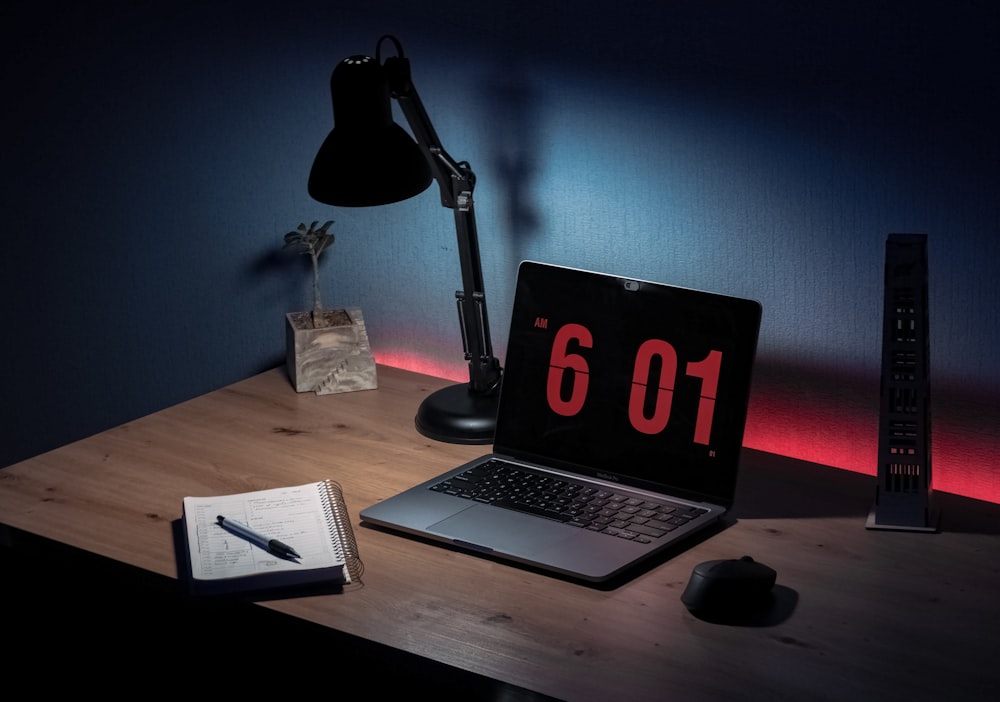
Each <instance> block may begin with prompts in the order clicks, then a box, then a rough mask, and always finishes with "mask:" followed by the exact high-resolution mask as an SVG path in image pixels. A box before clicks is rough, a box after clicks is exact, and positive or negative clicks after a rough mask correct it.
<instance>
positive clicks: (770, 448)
mask: <svg viewBox="0 0 1000 702" xmlns="http://www.w3.org/2000/svg"><path fill="white" fill-rule="evenodd" d="M376 358H377V360H378V362H379V363H383V364H386V365H390V366H395V367H397V368H403V369H405V370H409V371H414V372H417V373H425V374H427V375H432V376H436V377H439V378H446V379H448V380H452V381H455V382H463V381H467V380H468V371H467V370H466V368H465V367H464V365H462V364H461V363H457V364H456V363H453V364H446V363H441V362H436V361H433V360H430V359H427V358H426V357H424V356H421V355H420V354H418V353H412V352H408V351H402V350H398V349H392V350H387V351H381V352H377V353H376ZM789 368H790V366H789V364H779V363H774V362H771V363H768V362H762V363H759V364H758V369H757V371H755V379H754V387H753V391H752V397H751V401H750V409H749V415H748V417H747V427H746V432H745V434H744V439H743V444H744V446H746V447H748V448H752V449H756V450H759V451H764V452H767V453H774V454H777V455H780V456H786V457H789V458H795V459H798V460H802V461H808V462H810V463H818V464H821V465H826V466H831V467H834V468H840V469H843V470H849V471H853V472H855V473H863V474H865V475H871V476H874V475H876V472H877V460H878V379H877V378H875V379H872V378H868V379H858V378H848V379H844V378H837V382H836V383H833V384H831V383H830V382H829V380H828V379H827V380H826V382H817V377H818V376H819V375H821V374H818V373H816V372H815V371H813V372H803V371H802V369H801V368H800V369H798V370H792V371H790V370H789ZM829 375H831V376H832V375H836V374H835V373H832V372H831V373H829ZM831 385H832V386H833V387H831ZM819 386H822V389H820V387H819ZM996 404H997V403H996V402H995V401H994V402H992V403H991V402H989V401H988V400H974V399H970V398H969V397H968V396H967V395H964V394H960V393H957V392H948V391H947V390H945V389H943V388H942V389H941V390H940V391H938V392H937V393H936V395H935V399H934V412H933V415H932V432H931V458H932V461H933V463H932V471H933V473H932V484H933V488H934V490H935V491H941V492H949V493H954V494H956V495H961V496H963V497H970V498H973V499H977V500H985V501H987V502H994V503H997V504H1000V461H998V460H997V458H996V457H997V456H1000V432H998V431H997V430H996V427H997V426H1000V409H998V407H997V406H996ZM873 489H874V488H873Z"/></svg>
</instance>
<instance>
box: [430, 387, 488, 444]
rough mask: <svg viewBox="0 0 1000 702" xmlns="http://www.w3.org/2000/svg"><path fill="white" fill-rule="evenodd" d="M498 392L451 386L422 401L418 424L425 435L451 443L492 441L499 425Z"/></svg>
mask: <svg viewBox="0 0 1000 702" xmlns="http://www.w3.org/2000/svg"><path fill="white" fill-rule="evenodd" d="M499 399H500V394H499V393H498V392H494V393H491V394H489V395H483V394H481V393H475V392H473V391H472V389H471V388H470V387H469V385H468V384H467V383H466V384H462V385H450V386H448V387H446V388H441V389H440V390H438V391H436V392H433V393H431V394H430V395H428V396H427V397H426V398H424V401H423V402H421V403H420V407H419V409H417V416H416V417H415V418H414V420H413V421H414V424H415V425H416V427H417V431H419V432H420V433H421V434H423V435H424V436H426V437H428V438H430V439H434V440H435V441H443V442H446V443H449V444H491V443H493V432H494V430H495V429H496V425H497V404H498V401H499Z"/></svg>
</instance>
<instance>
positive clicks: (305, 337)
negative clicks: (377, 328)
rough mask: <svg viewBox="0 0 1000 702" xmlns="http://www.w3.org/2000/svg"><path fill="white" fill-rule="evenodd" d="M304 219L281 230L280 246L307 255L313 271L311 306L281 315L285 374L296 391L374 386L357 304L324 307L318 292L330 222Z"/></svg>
mask: <svg viewBox="0 0 1000 702" xmlns="http://www.w3.org/2000/svg"><path fill="white" fill-rule="evenodd" d="M317 224H318V222H313V223H312V224H311V225H309V226H308V227H307V226H306V225H305V223H302V224H300V225H299V226H298V228H297V229H295V231H291V232H288V233H287V234H285V248H286V249H293V250H297V251H299V252H300V253H303V254H306V255H308V256H309V257H310V259H311V262H312V273H313V306H312V309H311V310H305V311H299V312H289V313H288V314H287V315H285V351H286V364H287V368H288V375H289V378H290V380H291V381H292V386H293V387H294V388H295V390H296V391H297V392H309V391H311V392H315V393H316V394H317V395H329V394H332V393H339V392H351V391H354V390H374V389H375V388H377V387H378V377H377V374H376V370H375V359H374V357H373V356H372V352H371V348H370V346H369V345H368V332H367V330H366V329H365V320H364V317H363V316H362V314H361V310H360V309H359V308H357V307H350V308H334V309H324V308H323V302H322V296H321V294H320V280H319V263H320V256H321V255H322V254H323V252H324V251H326V250H327V249H328V248H330V246H331V245H332V244H333V241H334V235H333V232H331V231H330V227H331V225H332V224H333V221H332V220H331V221H328V222H325V223H324V224H323V225H322V226H320V227H317V226H316V225H317Z"/></svg>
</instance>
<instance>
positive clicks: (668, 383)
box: [545, 324, 722, 445]
mask: <svg viewBox="0 0 1000 702" xmlns="http://www.w3.org/2000/svg"><path fill="white" fill-rule="evenodd" d="M571 341H576V342H577V343H578V344H579V346H580V347H581V348H585V349H589V348H593V346H594V337H593V335H592V334H591V333H590V330H589V329H587V328H586V327H585V326H583V325H582V324H566V325H564V326H562V327H560V328H559V331H558V332H556V336H555V339H554V341H553V342H552V355H551V357H550V359H549V375H548V381H547V384H546V388H545V394H546V397H547V398H548V402H549V407H550V408H551V409H552V411H553V412H555V413H556V414H559V415H561V416H563V417H572V416H574V415H575V414H577V413H578V412H579V411H580V410H581V409H582V408H583V404H584V402H585V401H586V399H587V386H588V385H589V383H590V366H589V365H588V364H587V359H586V358H584V357H583V356H582V355H580V354H579V353H570V352H569V350H568V349H569V343H570V342H571ZM654 358H659V361H660V376H659V378H656V379H655V387H656V388H657V390H656V399H655V402H653V404H652V408H651V409H652V413H651V415H649V414H648V413H647V410H646V408H645V407H646V396H647V395H648V393H649V387H650V384H651V383H652V382H653V380H654V379H651V378H650V377H649V375H650V372H651V369H652V365H653V359H654ZM721 366H722V352H721V351H716V350H712V351H709V352H708V355H707V356H705V358H703V359H702V360H700V361H689V362H688V363H687V365H686V366H685V367H684V373H685V375H688V376H690V377H692V378H700V379H701V392H700V393H699V395H700V397H699V400H698V413H697V419H696V421H695V429H694V442H695V443H696V444H705V445H708V442H709V437H710V436H711V434H712V418H713V416H714V414H715V396H716V392H717V390H718V387H719V369H720V368H721ZM567 370H572V371H574V372H573V375H572V386H571V388H570V389H569V397H567V398H565V399H564V397H563V392H562V385H563V378H564V377H565V374H566V371H567ZM676 380H677V351H676V350H675V349H674V347H673V346H671V345H670V344H669V343H667V342H666V341H663V340H662V339H649V340H647V341H644V342H643V343H642V345H640V346H639V350H638V351H637V352H636V355H635V365H634V367H633V370H632V390H631V392H630V394H629V402H628V418H629V421H630V422H631V423H632V426H633V427H635V430H636V431H639V432H642V433H643V434H658V433H660V432H661V431H663V430H664V429H665V428H666V427H667V423H668V422H669V421H670V406H671V405H672V404H673V400H674V385H675V383H676Z"/></svg>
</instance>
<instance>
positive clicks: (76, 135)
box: [0, 0, 1000, 501]
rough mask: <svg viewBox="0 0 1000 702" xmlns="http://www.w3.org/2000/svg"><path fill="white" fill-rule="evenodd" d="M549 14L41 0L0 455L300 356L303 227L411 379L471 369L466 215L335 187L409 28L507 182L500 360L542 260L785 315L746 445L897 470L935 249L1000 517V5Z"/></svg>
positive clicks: (487, 203)
mask: <svg viewBox="0 0 1000 702" xmlns="http://www.w3.org/2000/svg"><path fill="white" fill-rule="evenodd" d="M484 4H485V3H484ZM545 4H549V5H552V6H553V7H555V6H556V5H557V3H554V2H552V3H529V2H520V1H514V0H508V1H506V2H503V3H492V4H491V7H490V9H478V8H475V7H473V8H470V7H461V8H454V7H452V8H443V7H442V8H439V9H435V8H427V7H421V8H420V9H417V5H424V4H422V3H412V2H402V1H384V0H369V2H367V3H336V2H305V1H298V2H297V1H292V2H283V3H272V2H240V3H236V2H215V3H203V4H202V3H179V2H149V3H124V2H103V3H94V5H97V7H96V8H94V7H89V8H87V7H85V6H83V4H80V5H78V4H77V3H69V2H66V3H46V2H30V3H29V2H21V1H20V0H16V1H15V2H13V3H8V4H7V6H6V8H5V9H4V10H2V12H3V21H2V25H3V26H2V29H0V33H2V34H0V43H2V49H0V50H2V51H3V52H4V75H3V86H2V89H3V98H4V107H3V117H2V119H3V122H2V125H3V129H2V135H3V137H2V138H3V144H4V147H3V173H4V178H3V184H2V190H0V202H2V205H3V215H4V216H3V222H4V225H5V229H6V236H5V237H4V239H5V241H4V245H3V254H2V263H0V273H2V280H0V286H2V293H3V300H4V303H3V305H2V307H0V325H2V328H3V329H4V330H5V331H4V337H5V340H4V341H3V344H2V347H0V348H2V351H0V371H2V373H3V383H4V386H3V387H4V389H3V402H2V407H0V432H2V442H0V465H6V464H9V463H12V462H15V461H18V460H21V459H23V458H26V457H29V456H32V455H34V454H37V453H39V452H42V451H45V450H48V449H51V448H54V447H56V446H59V445H61V444H64V443H67V442H69V441H72V440H75V439H78V438H81V437H84V436H87V435H89V434H91V433H94V432H97V431H101V430H103V429H106V428H108V427H111V426H114V425H116V424H119V423H122V422H125V421H128V420H131V419H133V418H136V417H139V416H142V415H144V414H146V413H149V412H151V411H154V410H157V409H160V408H163V407H166V406H169V405H171V404H174V403H176V402H179V401H182V400H185V399H188V398H190V397H193V396H196V395H199V394H201V393H204V392H207V391H210V390H213V389H215V388H218V387H221V386H223V385H226V384H228V383H231V382H233V381H236V380H239V379H242V378H245V377H247V376H249V375H252V374H254V373H257V372H259V371H262V370H265V369H267V368H271V367H274V366H276V365H279V364H281V363H282V362H283V343H284V338H283V326H282V325H283V316H284V314H285V313H286V312H288V311H292V310H297V309H302V308H305V307H307V306H308V304H309V301H310V289H309V286H310V279H309V273H308V270H307V268H306V266H307V261H306V259H305V257H301V256H299V257H295V256H291V255H289V254H287V253H286V252H283V251H282V250H281V242H282V236H283V234H284V233H285V232H286V231H289V230H291V229H294V228H295V226H296V225H297V224H298V223H299V222H303V221H305V222H309V221H312V220H319V221H324V220H326V219H333V220H335V224H334V232H335V233H336V235H337V240H336V243H335V245H334V247H333V248H332V249H331V250H330V252H329V254H327V257H326V260H325V261H324V263H323V276H324V278H323V284H324V290H325V298H326V300H327V301H329V302H333V303H337V304H344V305H358V306H361V307H362V308H363V309H364V311H365V317H366V321H367V323H368V328H369V334H370V338H371V342H372V345H373V349H374V352H375V355H376V358H377V359H378V360H380V361H382V362H388V363H392V364H396V365H403V366H405V367H410V368H415V369H421V370H429V371H432V372H435V373H438V374H441V375H446V376H449V377H454V378H462V377H464V364H463V361H462V359H461V354H460V344H459V339H458V331H457V321H456V316H455V311H454V302H453V292H454V290H455V289H456V288H457V287H459V284H460V276H459V272H458V260H457V252H456V246H455V235H454V226H453V220H452V214H451V212H450V211H448V210H445V209H443V208H442V207H441V206H440V204H439V203H438V200H437V196H436V195H435V194H434V192H433V191H430V192H428V193H425V194H424V195H422V196H421V197H418V198H414V199H412V200H409V201H406V202H402V203H398V204H395V205H391V206H387V207H382V208H371V209H369V208H364V209H333V208H330V207H327V206H324V205H320V204H319V203H317V202H315V201H313V200H311V199H310V198H309V197H308V194H307V193H306V188H305V183H306V178H307V175H308V171H309V167H310V165H311V163H312V158H313V156H314V154H315V151H316V149H317V148H318V146H319V144H320V142H321V141H322V139H323V138H324V137H325V135H326V133H327V132H328V131H329V129H330V127H331V126H332V113H331V108H330V98H329V92H328V81H329V76H330V72H331V70H332V69H333V66H334V65H335V63H336V62H337V61H339V60H340V59H341V58H343V57H345V56H347V55H350V54H355V53H373V52H374V49H375V42H376V40H377V39H378V37H379V36H381V35H382V34H384V33H393V34H395V35H397V36H398V37H399V38H400V39H401V40H402V42H403V46H404V48H405V50H406V53H407V56H408V57H409V58H410V59H411V60H412V63H413V71H414V80H415V83H416V85H417V87H418V89H419V90H420V93H421V97H422V98H423V101H424V103H425V106H426V107H427V109H428V112H429V113H430V115H431V118H432V120H433V121H434V125H435V127H436V129H437V131H438V134H439V135H440V137H441V139H442V143H443V145H444V146H445V148H446V149H447V150H448V151H449V152H450V153H451V155H452V156H454V157H455V158H456V159H459V160H468V161H469V162H470V163H471V165H472V167H473V168H474V169H475V170H476V173H477V175H478V176H479V181H478V187H477V189H476V208H477V217H478V223H479V230H480V239H481V246H482V255H483V266H484V275H485V278H486V291H487V295H488V299H489V309H490V315H491V321H492V329H493V337H494V343H495V346H496V351H497V353H498V355H499V356H500V357H501V358H502V355H503V352H504V350H505V340H506V327H507V325H508V323H509V316H508V308H509V306H510V303H511V291H512V283H513V277H514V272H515V269H516V265H517V263H518V261H520V260H521V259H523V258H533V259H538V260H545V261H551V262H554V263H560V264H566V265H574V266H580V267H586V268H594V269H601V270H607V271H610V272H615V273H621V274H623V275H629V276H634V277H643V278H652V279H657V280H662V281H665V282H670V283H676V284H680V285H686V286H691V287H700V288H707V289H712V290H716V291H719V292H726V293H733V294H737V295H743V296H747V297H753V298H756V299H758V300H760V301H761V302H762V303H763V306H764V310H765V312H764V323H763V327H762V331H761V346H760V357H759V364H758V376H757V380H756V382H755V389H754V399H753V401H752V404H751V419H750V425H749V428H748V434H747V444H748V445H751V446H754V447H756V448H762V449H764V450H770V451H776V452H778V453H785V454H787V455H792V456H795V457H798V458H804V459H806V460H812V461H817V462H821V463H826V464H830V465H836V466H838V467H843V468H847V469H850V470H859V471H862V472H874V470H875V466H874V451H875V446H876V437H875V429H876V426H877V425H876V422H877V411H878V375H879V360H880V343H881V304H882V261H883V257H884V245H885V238H886V235H887V234H889V233H891V232H922V233H927V234H928V236H929V250H930V265H931V281H930V289H931V333H932V338H931V348H932V372H933V383H934V385H933V387H934V390H935V436H934V441H935V470H936V482H937V485H938V486H939V489H946V490H949V491H953V492H959V493H961V494H968V495H972V496H976V497H983V498H986V499H992V500H994V501H1000V465H998V459H997V458H996V456H997V455H1000V443H998V439H997V437H996V435H997V434H998V433H1000V432H997V431H996V430H995V429H996V426H997V421H998V419H1000V409H998V404H1000V403H998V398H1000V365H998V364H997V363H996V362H995V358H996V356H997V352H996V349H997V347H998V344H1000V335H998V328H1000V324H998V322H997V321H996V317H997V313H996V310H997V309H998V308H1000V284H998V282H997V276H996V270H997V261H998V259H1000V236H998V234H1000V231H998V230H1000V198H998V197H997V193H998V192H1000V182H998V181H1000V176H998V170H997V164H998V156H1000V148H998V137H997V131H996V127H995V124H996V123H998V122H1000V119H998V117H1000V114H998V113H1000V110H998V105H997V100H998V98H997V96H998V94H1000V93H998V88H1000V80H998V69H997V66H998V65H1000V57H998V56H997V53H998V50H997V44H996V36H997V31H998V29H1000V23H998V21H997V17H996V12H997V11H996V10H993V9H991V8H990V4H989V3H978V2H971V1H970V2H953V3H943V2H941V3H926V2H925V3H920V2H895V3H892V2H881V3H872V2H865V3H854V2H817V3H783V2H746V1H737V0H730V1H716V2H663V3H649V2H634V1H632V0H623V1H619V2H615V3H598V2H589V3H586V4H576V5H571V4H570V3H558V5H560V6H563V7H571V6H573V7H575V8H577V9H574V10H572V11H567V10H556V9H547V8H545V7H539V5H545ZM202 5H205V6H202ZM800 6H801V7H800ZM581 8H582V9H581ZM609 13H613V14H609Z"/></svg>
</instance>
